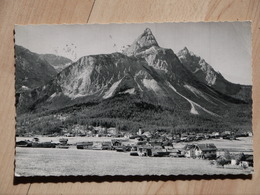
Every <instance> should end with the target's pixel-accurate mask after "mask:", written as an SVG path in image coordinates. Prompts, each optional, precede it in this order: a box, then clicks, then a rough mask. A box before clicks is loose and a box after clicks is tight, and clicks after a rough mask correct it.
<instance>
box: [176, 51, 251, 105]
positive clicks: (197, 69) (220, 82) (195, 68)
mask: <svg viewBox="0 0 260 195" xmlns="http://www.w3.org/2000/svg"><path fill="white" fill-rule="evenodd" d="M178 57H179V59H180V61H181V62H182V64H183V65H184V66H185V67H186V68H187V69H188V70H189V71H190V72H192V73H193V74H194V75H195V77H196V78H197V79H198V80H199V81H200V82H203V83H205V84H207V85H209V86H211V87H212V88H213V89H215V90H217V91H219V92H220V93H223V94H225V95H227V96H230V97H233V98H237V99H240V100H242V101H245V102H250V101H252V97H251V93H252V87H251V86H246V85H240V84H235V83H231V82H229V81H227V80H226V79H225V78H224V77H223V76H222V75H221V74H220V73H219V72H216V71H215V70H214V69H213V68H212V67H211V66H210V65H209V64H208V63H207V62H206V61H205V60H204V59H203V58H201V57H200V56H197V55H195V54H194V53H193V52H191V51H189V50H188V49H187V48H186V47H185V48H184V49H182V50H181V51H179V52H178Z"/></svg>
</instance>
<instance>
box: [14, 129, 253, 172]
mask: <svg viewBox="0 0 260 195" xmlns="http://www.w3.org/2000/svg"><path fill="white" fill-rule="evenodd" d="M17 137H19V141H18V140H17V142H16V146H17V147H33V148H59V149H69V148H75V149H77V150H95V151H98V150H103V151H104V150H107V151H115V152H124V153H129V155H130V156H141V157H172V158H191V159H205V160H209V163H210V164H212V165H216V166H218V167H222V168H223V167H224V166H237V167H238V166H240V167H241V168H242V169H247V168H248V167H253V151H252V149H247V150H246V149H241V148H236V147H217V146H216V143H218V142H220V141H221V140H226V142H227V143H228V142H233V141H238V143H237V144H239V139H241V138H252V133H250V132H246V133H240V134H237V133H234V132H230V131H225V132H221V133H220V132H212V133H210V134H203V133H195V132H187V133H178V134H176V133H173V132H171V133H168V134H167V133H166V132H165V131H157V132H155V133H151V132H149V131H145V132H144V131H143V130H142V129H141V128H140V129H139V130H138V131H137V133H132V134H131V133H126V132H119V131H118V130H117V128H104V127H100V126H99V127H92V130H89V131H82V129H80V126H76V127H75V128H74V131H72V132H67V131H63V133H62V135H59V134H51V135H43V136H39V137H41V138H38V137H36V136H30V135H29V136H28V135H25V136H17ZM24 137H28V139H25V140H24V139H23V138H24ZM29 137H31V139H29ZM43 138H45V139H48V140H49V141H42V139H43ZM50 139H51V140H50ZM70 140H73V141H70Z"/></svg>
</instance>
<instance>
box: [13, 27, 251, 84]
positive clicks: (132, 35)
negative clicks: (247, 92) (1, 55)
mask: <svg viewBox="0 0 260 195" xmlns="http://www.w3.org/2000/svg"><path fill="white" fill-rule="evenodd" d="M146 28H150V29H151V31H152V33H153V35H154V36H155V38H156V40H157V42H158V44H159V46H161V47H163V48H170V49H172V50H173V51H174V52H175V53H178V51H180V50H181V49H183V48H184V47H185V46H186V47H187V48H188V49H189V50H190V51H192V52H193V53H194V54H196V55H198V56H201V57H202V58H204V59H205V60H206V62H207V63H208V64H210V65H211V66H212V67H213V68H214V69H215V70H216V71H218V72H220V73H221V74H222V75H223V76H224V77H225V78H226V79H227V80H229V81H231V82H233V83H240V84H246V85H252V61H251V53H252V51H251V36H252V34H251V23H250V22H200V23H188V22H187V23H139V24H75V25H69V24H67V25H16V26H15V44H17V45H21V46H23V47H25V48H27V49H29V50H30V51H32V52H36V53H39V54H47V53H48V54H49V53H50V54H56V55H61V56H64V57H67V58H70V59H72V60H73V61H76V60H78V59H79V58H80V57H82V56H87V55H93V54H108V53H113V52H118V51H119V52H120V51H122V48H123V46H127V45H131V44H132V43H133V42H134V40H136V39H137V37H138V36H139V35H140V34H142V33H143V31H144V30H145V29H146Z"/></svg>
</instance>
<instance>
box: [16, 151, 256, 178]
mask: <svg viewBox="0 0 260 195" xmlns="http://www.w3.org/2000/svg"><path fill="white" fill-rule="evenodd" d="M251 171H252V168H249V169H246V170H243V169H242V168H241V167H239V166H236V167H230V166H227V167H225V168H219V167H216V166H215V165H210V163H209V161H208V160H199V159H188V158H171V157H161V158H159V157H139V156H130V155H129V153H119V152H115V151H93V150H77V149H76V148H75V147H72V148H70V149H68V150H64V149H58V148H54V149H52V148H51V149H49V148H16V168H15V173H16V176H68V175H115V174H116V175H179V174H181V175H188V174H196V175H203V174H210V175H211V174H250V172H251Z"/></svg>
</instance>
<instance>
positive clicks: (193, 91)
mask: <svg viewBox="0 0 260 195" xmlns="http://www.w3.org/2000/svg"><path fill="white" fill-rule="evenodd" d="M122 98H125V99H126V100H127V102H128V105H127V104H125V103H124V102H123V99H122ZM17 102H18V104H17V113H18V115H22V114H23V113H32V114H37V113H57V112H58V111H59V110H60V111H61V110H63V111H62V112H65V110H67V111H66V112H68V113H66V114H69V115H70V117H73V116H72V115H71V113H72V112H73V113H75V112H76V111H75V110H77V113H78V114H76V115H80V116H78V117H82V116H83V115H87V116H89V117H90V118H89V119H86V120H95V118H97V117H103V118H106V119H107V120H117V119H115V117H120V115H118V114H116V112H118V113H121V116H124V117H126V118H121V120H124V121H126V120H127V117H130V116H131V120H134V121H139V119H138V117H135V114H136V115H137V116H139V115H140V116H142V117H143V114H142V113H141V111H142V109H144V110H143V111H144V112H146V111H145V109H147V108H151V110H150V111H149V112H148V111H147V112H148V113H150V114H151V113H154V114H155V115H156V116H157V119H154V120H159V118H160V117H161V118H163V116H162V115H163V114H166V115H167V116H168V117H167V119H168V120H170V121H172V120H173V121H174V123H178V122H177V121H176V118H179V120H180V121H189V120H195V121H200V120H206V121H207V120H209V121H218V122H219V118H222V120H223V117H225V116H227V115H228V114H229V113H230V112H231V110H233V109H234V108H235V107H237V105H242V104H245V103H246V102H244V101H243V99H242V100H241V99H239V98H238V99H237V98H236V97H231V96H228V95H226V94H225V93H221V92H219V91H218V90H216V89H214V88H213V87H212V86H211V85H208V84H207V83H205V82H203V81H200V80H199V79H198V78H197V77H196V75H194V73H193V72H192V71H190V70H189V68H188V67H186V66H185V65H184V64H183V63H182V62H181V60H180V59H179V57H178V56H177V55H176V54H175V53H174V52H173V50H171V49H165V48H161V47H160V46H159V45H158V43H157V41H156V39H155V37H154V36H153V34H152V32H151V30H149V29H146V30H145V31H144V33H142V34H141V35H140V36H139V37H138V38H137V39H136V40H135V41H134V42H133V43H132V45H130V47H129V48H126V49H125V50H124V51H123V52H122V53H119V52H116V53H112V54H99V55H89V56H84V57H81V58H80V59H79V60H77V61H76V62H73V63H72V64H71V65H70V66H68V67H66V68H65V69H64V70H62V71H61V72H59V73H58V74H57V75H56V76H55V77H54V78H53V79H52V80H51V81H49V82H48V83H46V84H44V85H43V86H40V87H38V88H36V89H34V90H32V91H29V92H28V91H27V92H24V93H22V94H21V96H19V97H18V100H17ZM142 104H143V105H147V107H146V108H143V107H142V106H141V105H142ZM80 105H82V107H81V106H80ZM100 105H105V106H106V108H104V110H100V109H101V106H100ZM110 105H111V106H110ZM112 105H114V108H113V107H112ZM246 106H247V104H245V105H243V106H242V107H246ZM249 106H250V103H249ZM80 107H81V108H80ZM120 108H121V109H122V110H120ZM159 108H160V109H159ZM78 109H79V110H78ZM124 109H126V110H124ZM158 109H159V110H161V111H160V113H161V114H158V113H157V111H158ZM90 110H91V112H92V113H93V115H91V114H87V113H88V112H89V111H90ZM80 113H82V114H80ZM55 115H56V114H55ZM170 116H172V117H175V118H174V119H170ZM187 117H191V119H188V118H187ZM73 120H74V119H73ZM75 120H76V119H75ZM82 120H83V119H82ZM132 122H133V121H132ZM134 123H136V122H134ZM139 123H141V122H140V121H139V122H138V124H139ZM156 123H157V124H160V122H159V121H157V122H156ZM166 123H167V122H164V123H163V124H166ZM170 123H171V122H169V123H167V124H170ZM146 125H148V124H146Z"/></svg>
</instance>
